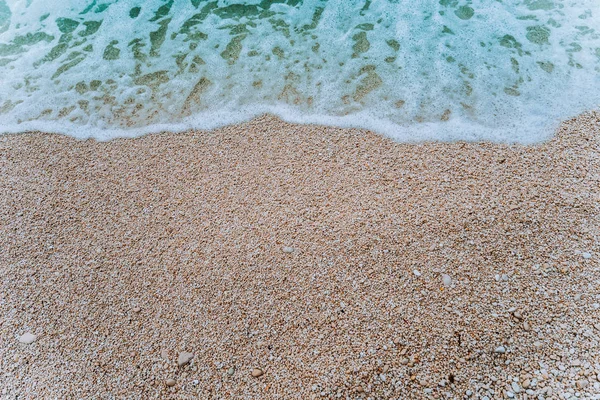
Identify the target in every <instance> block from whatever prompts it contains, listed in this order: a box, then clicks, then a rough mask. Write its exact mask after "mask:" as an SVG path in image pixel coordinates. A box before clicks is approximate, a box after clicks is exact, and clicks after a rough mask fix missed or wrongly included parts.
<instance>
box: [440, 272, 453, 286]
mask: <svg viewBox="0 0 600 400" xmlns="http://www.w3.org/2000/svg"><path fill="white" fill-rule="evenodd" d="M442 282H444V286H446V287H450V286H451V285H452V278H451V277H450V275H446V274H442Z"/></svg>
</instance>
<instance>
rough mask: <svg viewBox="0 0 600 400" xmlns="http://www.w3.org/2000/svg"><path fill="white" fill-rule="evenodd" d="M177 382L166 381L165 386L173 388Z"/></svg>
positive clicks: (172, 380)
mask: <svg viewBox="0 0 600 400" xmlns="http://www.w3.org/2000/svg"><path fill="white" fill-rule="evenodd" d="M176 383H177V382H175V379H167V386H168V387H173V386H175V384H176Z"/></svg>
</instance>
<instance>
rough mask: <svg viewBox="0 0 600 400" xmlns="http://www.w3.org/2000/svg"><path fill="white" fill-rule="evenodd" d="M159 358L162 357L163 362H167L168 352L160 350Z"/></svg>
mask: <svg viewBox="0 0 600 400" xmlns="http://www.w3.org/2000/svg"><path fill="white" fill-rule="evenodd" d="M160 356H161V357H162V359H163V360H165V361H169V352H168V351H166V350H161V352H160Z"/></svg>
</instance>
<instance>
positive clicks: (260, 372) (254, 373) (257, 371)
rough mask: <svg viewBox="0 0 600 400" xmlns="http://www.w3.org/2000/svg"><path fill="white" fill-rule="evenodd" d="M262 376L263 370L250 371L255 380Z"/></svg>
mask: <svg viewBox="0 0 600 400" xmlns="http://www.w3.org/2000/svg"><path fill="white" fill-rule="evenodd" d="M263 374H264V372H263V370H262V369H260V368H254V369H253V370H252V376H253V377H255V378H258V377H259V376H262V375H263Z"/></svg>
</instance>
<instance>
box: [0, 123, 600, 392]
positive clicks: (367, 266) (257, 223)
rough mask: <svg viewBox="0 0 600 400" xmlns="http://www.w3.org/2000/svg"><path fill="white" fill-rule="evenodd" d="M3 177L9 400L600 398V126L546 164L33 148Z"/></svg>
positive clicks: (67, 144)
mask: <svg viewBox="0 0 600 400" xmlns="http://www.w3.org/2000/svg"><path fill="white" fill-rule="evenodd" d="M0 171H2V173H1V174H0V210H1V212H0V276H2V281H1V282H0V371H3V374H4V376H3V378H2V381H3V384H2V387H0V390H2V393H1V394H0V395H1V396H2V397H3V398H4V397H5V396H6V398H14V397H17V396H19V397H20V398H50V397H52V398H53V397H80V398H81V397H94V396H97V397H109V396H114V397H117V398H124V397H127V398H173V399H176V398H192V397H194V398H203V399H204V398H206V399H213V398H214V399H217V398H247V399H258V398H261V399H264V398H269V399H271V398H272V399H276V398H302V399H308V398H336V397H337V396H338V395H339V398H352V399H355V398H359V399H367V398H374V399H375V398H386V399H387V398H393V399H396V398H411V399H412V398H414V399H418V398H428V397H431V398H445V397H447V393H450V398H463V397H464V396H468V395H469V393H470V394H471V395H473V396H475V395H477V394H478V395H479V396H481V397H483V396H488V397H489V398H497V397H499V396H500V397H502V398H505V396H508V395H509V394H508V393H509V392H510V393H512V394H513V395H516V396H518V398H524V397H523V396H524V395H525V394H526V393H527V392H526V391H527V390H530V391H531V392H532V394H527V395H528V396H529V398H538V396H539V395H541V396H543V397H544V398H546V399H552V398H559V397H558V396H559V395H561V394H562V393H570V392H572V393H576V392H578V393H580V395H581V396H583V398H594V397H593V396H600V356H599V355H598V353H597V349H598V346H599V345H600V325H598V321H600V291H598V287H597V282H599V281H600V262H599V261H598V260H600V242H599V241H600V206H599V204H600V175H599V172H598V171H600V113H599V112H589V113H584V114H582V115H580V116H579V117H577V118H573V119H571V120H568V121H565V122H564V123H563V124H562V125H561V127H560V128H559V129H558V130H557V132H556V134H555V135H554V137H553V138H552V139H550V140H549V141H547V142H543V143H538V144H534V145H520V144H494V143H485V142H484V143H482V142H454V143H439V142H422V143H408V144H407V143H397V142H393V141H392V140H390V139H387V138H385V137H383V136H381V135H378V134H374V133H372V132H369V131H366V130H360V129H342V128H334V127H323V126H317V125H295V124H290V123H286V122H283V121H281V120H279V119H277V118H274V117H272V116H262V117H259V118H256V119H254V120H252V121H249V122H246V123H242V124H238V125H233V126H227V127H223V128H218V129H215V130H212V131H206V132H203V131H190V132H186V133H176V134H174V133H160V134H152V135H148V136H143V137H139V138H135V139H113V140H111V141H108V142H98V141H96V140H76V139H73V138H70V137H65V136H61V135H56V134H44V133H23V134H14V135H6V136H0ZM27 332H29V333H31V334H33V335H36V339H35V341H34V342H33V343H31V344H23V343H20V342H19V337H21V335H23V334H25V333H27ZM182 353H191V354H192V355H193V357H192V358H191V360H187V357H186V356H185V354H183V358H182V359H181V360H183V361H186V362H185V363H183V364H184V365H181V366H179V365H178V359H179V358H181V355H182ZM181 360H180V361H181ZM257 369H258V370H260V373H258V372H256V371H255V370H257ZM555 371H556V373H555ZM255 375H259V376H255ZM170 380H173V381H170ZM519 396H520V397H519ZM586 396H587V397H586ZM474 398H475V397H474ZM580 398H581V397H580Z"/></svg>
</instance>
